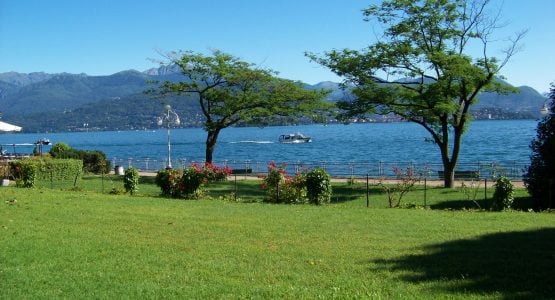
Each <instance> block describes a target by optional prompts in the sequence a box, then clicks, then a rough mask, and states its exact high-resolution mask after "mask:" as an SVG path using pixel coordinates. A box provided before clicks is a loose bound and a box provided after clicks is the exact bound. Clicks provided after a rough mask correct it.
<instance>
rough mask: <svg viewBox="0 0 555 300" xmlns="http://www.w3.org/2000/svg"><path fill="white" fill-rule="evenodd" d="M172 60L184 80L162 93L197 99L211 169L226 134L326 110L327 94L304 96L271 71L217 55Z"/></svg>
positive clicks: (295, 84) (306, 93) (296, 85)
mask: <svg viewBox="0 0 555 300" xmlns="http://www.w3.org/2000/svg"><path fill="white" fill-rule="evenodd" d="M167 58H168V59H169V60H170V61H169V63H170V64H172V65H175V66H177V67H178V68H179V70H180V72H181V73H182V74H183V75H184V76H185V78H184V79H185V80H183V81H180V82H171V81H166V82H164V83H163V84H162V85H161V86H160V87H159V92H160V94H162V95H167V94H177V95H182V94H193V95H195V97H196V99H197V100H198V103H199V106H200V108H201V110H202V114H203V115H204V118H205V121H204V129H205V130H206V132H207V136H206V163H211V162H212V159H213V153H214V150H215V147H216V142H217V140H218V136H219V134H220V131H221V130H222V129H224V128H227V127H230V126H233V125H235V124H237V123H238V122H243V123H251V122H256V120H260V119H263V118H266V117H271V116H276V115H281V116H299V115H301V114H307V113H309V112H315V111H318V110H319V109H320V108H324V107H325V102H324V101H323V100H322V99H323V98H324V96H325V92H323V91H308V90H305V89H303V87H302V85H301V83H299V82H295V81H291V80H286V79H281V78H277V77H276V72H274V71H272V70H269V69H262V68H259V67H256V66H255V65H254V64H251V63H248V62H244V61H241V60H240V59H238V58H237V57H234V56H232V55H229V54H226V53H224V52H221V51H218V50H215V51H213V52H212V55H210V56H206V55H203V54H199V53H194V52H190V51H187V52H183V53H179V54H178V55H177V56H176V57H170V56H169V55H168V56H167Z"/></svg>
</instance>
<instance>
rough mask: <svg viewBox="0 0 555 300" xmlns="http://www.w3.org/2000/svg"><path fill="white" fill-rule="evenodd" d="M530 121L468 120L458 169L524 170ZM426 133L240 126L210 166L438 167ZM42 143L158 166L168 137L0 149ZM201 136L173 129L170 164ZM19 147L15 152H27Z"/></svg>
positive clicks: (197, 148) (12, 137)
mask: <svg viewBox="0 0 555 300" xmlns="http://www.w3.org/2000/svg"><path fill="white" fill-rule="evenodd" d="M536 126H537V121H534V120H507V121H475V122H473V123H472V124H471V125H470V127H469V129H468V131H467V133H466V134H465V136H464V137H463V145H462V152H461V156H460V160H459V161H460V164H465V163H477V162H499V163H502V164H510V163H519V164H527V163H528V162H529V158H530V155H531V150H530V148H529V145H530V142H531V140H532V139H533V138H534V136H535V130H536ZM292 132H302V133H304V134H306V135H309V136H311V137H312V138H313V142H312V143H306V144H280V143H278V142H277V139H278V136H279V135H280V134H285V133H292ZM429 137H430V136H429V134H428V133H427V132H426V131H425V130H424V129H423V128H422V127H420V126H419V125H417V124H413V123H367V124H351V125H329V126H323V125H306V126H287V127H282V126H278V127H265V128H257V127H246V128H227V129H224V130H223V131H222V132H221V134H220V138H219V140H218V144H217V147H216V151H215V153H214V160H215V161H216V162H222V161H260V162H263V163H267V162H268V161H270V160H274V161H278V162H281V161H286V162H297V161H300V162H305V163H308V162H322V161H327V162H377V161H383V162H388V163H395V162H415V163H421V164H422V163H426V164H441V159H440V154H439V150H438V148H437V146H436V145H435V144H433V143H431V142H429V141H427V139H429ZM41 138H48V139H50V141H51V142H52V143H56V142H64V143H67V144H69V145H71V146H72V147H74V148H77V149H94V150H101V151H103V152H105V153H106V155H107V156H108V157H109V158H110V159H112V160H113V161H114V162H117V161H128V159H129V158H132V159H136V160H144V159H147V158H148V159H149V160H152V161H163V160H164V159H165V158H166V157H167V146H166V145H167V144H166V142H167V132H166V130H164V129H159V130H155V131H121V132H115V131H112V132H69V133H47V134H46V133H41V134H36V133H32V134H31V133H18V134H1V135H0V144H4V149H5V150H8V151H9V152H11V148H10V147H9V146H6V144H13V143H33V142H35V141H37V140H39V139H41ZM205 138H206V133H205V132H204V131H203V130H202V129H200V128H189V129H172V130H171V141H172V142H171V146H172V159H176V160H182V161H187V162H191V161H203V160H204V141H205ZM31 150H32V148H28V149H27V150H24V149H20V148H18V150H17V151H22V152H25V151H27V153H29V152H30V151H31Z"/></svg>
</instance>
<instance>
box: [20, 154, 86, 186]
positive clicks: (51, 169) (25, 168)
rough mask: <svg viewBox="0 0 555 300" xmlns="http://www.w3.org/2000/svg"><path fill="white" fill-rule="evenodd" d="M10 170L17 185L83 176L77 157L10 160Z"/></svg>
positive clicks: (75, 182)
mask: <svg viewBox="0 0 555 300" xmlns="http://www.w3.org/2000/svg"><path fill="white" fill-rule="evenodd" d="M10 171H11V174H12V175H13V176H14V178H15V180H16V185H17V186H18V187H34V186H36V185H37V184H38V183H42V184H45V183H50V184H52V183H53V182H55V181H56V182H57V181H70V180H71V181H73V185H74V186H75V185H76V184H77V180H79V179H81V177H82V176H83V161H82V160H79V159H50V158H29V159H23V160H15V161H12V162H10Z"/></svg>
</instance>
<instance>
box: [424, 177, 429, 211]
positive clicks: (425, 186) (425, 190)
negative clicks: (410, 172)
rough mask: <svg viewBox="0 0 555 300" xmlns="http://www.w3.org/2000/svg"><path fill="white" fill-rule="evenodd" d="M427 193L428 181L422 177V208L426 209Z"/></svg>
mask: <svg viewBox="0 0 555 300" xmlns="http://www.w3.org/2000/svg"><path fill="white" fill-rule="evenodd" d="M427 191H428V179H427V178H426V177H424V208H426V197H427Z"/></svg>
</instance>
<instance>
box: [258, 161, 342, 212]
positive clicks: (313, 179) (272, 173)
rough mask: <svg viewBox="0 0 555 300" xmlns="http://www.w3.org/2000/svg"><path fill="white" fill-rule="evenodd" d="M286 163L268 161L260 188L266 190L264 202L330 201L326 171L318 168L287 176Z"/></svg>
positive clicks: (328, 180)
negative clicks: (266, 171) (265, 174)
mask: <svg viewBox="0 0 555 300" xmlns="http://www.w3.org/2000/svg"><path fill="white" fill-rule="evenodd" d="M286 167H287V165H286V164H282V165H279V166H278V165H276V163H275V162H273V161H272V162H270V164H269V166H268V174H267V176H266V177H264V178H263V183H262V186H261V188H262V189H264V190H265V191H266V197H265V198H264V201H265V202H270V203H287V204H302V203H311V204H316V205H319V204H326V203H330V201H331V193H332V189H331V183H330V177H329V175H328V173H327V172H326V171H325V170H323V169H320V168H316V169H313V170H312V171H310V172H308V173H306V174H303V173H299V174H295V176H287V173H286Z"/></svg>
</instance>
